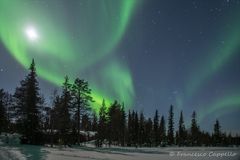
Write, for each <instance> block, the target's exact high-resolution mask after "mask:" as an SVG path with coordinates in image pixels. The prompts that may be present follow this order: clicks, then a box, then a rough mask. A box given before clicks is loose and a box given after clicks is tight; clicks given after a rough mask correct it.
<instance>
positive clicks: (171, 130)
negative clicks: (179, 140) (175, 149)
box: [168, 105, 174, 145]
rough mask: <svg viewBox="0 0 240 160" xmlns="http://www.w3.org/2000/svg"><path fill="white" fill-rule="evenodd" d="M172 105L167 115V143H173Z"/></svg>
mask: <svg viewBox="0 0 240 160" xmlns="http://www.w3.org/2000/svg"><path fill="white" fill-rule="evenodd" d="M173 116H174V115H173V106H172V105H171V106H170V110H169V115H168V144H169V145H172V144H174V120H173Z"/></svg>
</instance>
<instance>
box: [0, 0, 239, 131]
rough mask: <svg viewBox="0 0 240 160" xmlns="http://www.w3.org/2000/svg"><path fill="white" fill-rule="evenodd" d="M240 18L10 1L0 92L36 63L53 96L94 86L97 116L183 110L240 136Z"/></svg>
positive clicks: (195, 5)
mask: <svg viewBox="0 0 240 160" xmlns="http://www.w3.org/2000/svg"><path fill="white" fill-rule="evenodd" d="M239 17H240V1H239V0H219V1H207V0H204V1H194V0H185V1H177V0H173V1H169V2H167V1H166V2H162V1H151V0H150V1H143V0H116V1H112V0H103V1H94V0H78V1H77V0H76V1H75V0H73V1H66V0H51V1H48V0H21V1H20V0H11V1H9V0H1V1H0V41H1V42H0V69H1V72H0V82H1V86H0V88H5V89H6V90H10V88H12V86H16V85H17V84H18V81H19V80H20V79H22V78H23V76H24V74H25V73H26V69H27V68H28V66H29V64H30V62H31V59H32V58H34V59H35V61H36V64H37V70H38V75H39V78H40V85H41V88H42V92H43V93H44V94H46V96H49V95H50V94H51V93H52V90H53V89H54V88H59V86H61V84H62V83H63V80H64V76H65V75H68V76H69V77H70V79H71V80H74V79H75V78H76V77H79V78H83V79H85V80H87V81H89V83H90V87H91V89H92V93H93V98H94V100H95V101H96V102H95V103H94V104H93V107H94V108H95V109H97V108H98V106H99V105H100V104H101V102H102V99H103V98H104V99H105V100H106V102H107V104H110V103H111V102H112V101H113V100H115V99H116V100H118V101H120V102H123V103H124V104H125V107H126V108H133V109H137V110H139V111H141V110H143V111H144V112H147V113H148V114H152V113H153V112H154V110H155V109H158V110H159V112H160V114H166V113H167V112H168V108H169V106H170V104H173V105H174V106H175V111H176V115H177V116H178V112H179V111H180V110H181V109H182V110H183V111H184V114H185V115H186V117H187V116H188V117H189V118H190V115H191V112H192V111H193V110H196V111H197V112H198V113H199V117H198V118H199V121H201V122H202V123H203V127H204V122H207V120H211V121H213V119H214V118H219V117H225V118H226V117H227V116H229V117H231V118H226V119H227V120H226V122H224V123H223V125H225V127H228V126H226V125H227V124H228V123H232V125H230V126H229V128H228V129H229V130H239V131H240V128H239V127H238V124H237V123H236V122H237V121H239V120H240V119H239V116H238V115H239V113H240V101H239V99H240V84H239V82H240V76H239V75H240V74H239V73H240V29H239V28H240V22H239ZM10 91H11V90H10ZM176 118H177V117H176Z"/></svg>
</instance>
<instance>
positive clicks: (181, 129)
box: [178, 111, 186, 146]
mask: <svg viewBox="0 0 240 160" xmlns="http://www.w3.org/2000/svg"><path fill="white" fill-rule="evenodd" d="M185 132H186V131H185V125H184V120H183V112H182V111H181V113H180V118H179V126H178V135H179V138H178V145H179V146H182V145H184V141H185V139H186V136H185Z"/></svg>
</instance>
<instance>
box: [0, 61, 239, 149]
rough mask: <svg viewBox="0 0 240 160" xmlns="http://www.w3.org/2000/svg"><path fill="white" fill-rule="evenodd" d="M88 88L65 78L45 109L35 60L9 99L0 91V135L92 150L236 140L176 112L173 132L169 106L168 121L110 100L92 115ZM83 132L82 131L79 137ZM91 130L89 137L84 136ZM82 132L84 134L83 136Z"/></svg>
mask: <svg viewBox="0 0 240 160" xmlns="http://www.w3.org/2000/svg"><path fill="white" fill-rule="evenodd" d="M91 102H94V100H93V98H92V96H91V89H90V87H89V84H88V82H87V81H85V80H83V79H79V78H76V79H75V80H74V82H72V83H71V82H70V81H69V78H68V77H67V76H66V77H65V78H64V82H63V85H62V89H61V93H57V91H55V92H54V94H53V96H52V104H51V106H47V105H46V104H45V100H44V97H43V95H41V94H40V88H39V84H38V80H37V73H36V66H35V62H34V60H32V63H31V65H30V67H29V73H28V75H27V76H26V77H25V79H23V80H22V81H20V85H19V86H18V87H16V89H15V92H14V94H13V95H11V94H10V93H8V92H6V91H4V90H3V89H0V133H1V132H7V133H19V134H20V135H21V143H25V144H63V145H71V144H80V143H81V142H84V141H88V140H94V142H95V145H96V146H97V147H102V146H103V145H104V146H111V145H119V146H134V147H145V146H148V147H157V146H171V145H178V146H232V145H239V144H240V137H239V136H238V135H235V136H233V135H232V134H231V133H228V134H227V133H225V132H223V131H222V129H221V125H220V123H219V121H218V120H216V122H215V124H214V126H213V132H212V133H209V132H205V131H202V130H201V129H200V126H199V124H198V123H197V114H196V112H195V111H194V112H193V113H192V117H191V118H192V120H191V126H190V127H189V128H187V127H186V126H185V122H184V116H183V112H182V111H181V112H180V118H179V120H178V128H174V126H176V125H174V123H175V122H176V120H175V119H174V107H173V106H172V105H171V106H170V108H169V113H168V117H167V119H166V118H165V117H164V116H163V115H162V116H160V115H159V113H158V110H156V112H155V114H154V117H153V118H147V117H145V115H144V113H143V112H137V111H134V110H129V111H128V113H126V111H125V107H124V104H121V103H119V102H117V101H114V102H113V103H112V104H111V105H110V106H106V104H105V101H104V100H103V102H102V105H101V106H99V107H100V108H99V112H98V113H96V112H94V111H93V110H91V106H90V105H91ZM84 131H85V132H84ZM89 131H92V132H91V133H93V134H92V135H91V136H89V134H86V132H89ZM83 133H84V134H83Z"/></svg>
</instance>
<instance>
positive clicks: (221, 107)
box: [199, 94, 240, 122]
mask: <svg viewBox="0 0 240 160" xmlns="http://www.w3.org/2000/svg"><path fill="white" fill-rule="evenodd" d="M207 108H208V109H207V110H206V109H204V110H200V114H199V121H200V122H201V121H203V119H204V118H205V117H206V116H207V115H208V116H209V115H211V116H213V115H217V116H218V118H219V116H221V115H222V114H226V113H227V112H230V111H232V110H234V109H239V108H240V94H235V95H232V96H227V97H223V98H221V99H218V100H217V101H216V102H215V103H213V104H211V105H209V106H207Z"/></svg>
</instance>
